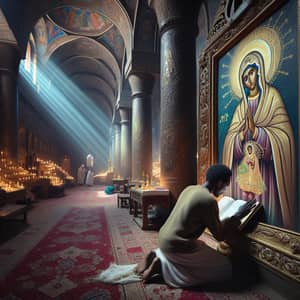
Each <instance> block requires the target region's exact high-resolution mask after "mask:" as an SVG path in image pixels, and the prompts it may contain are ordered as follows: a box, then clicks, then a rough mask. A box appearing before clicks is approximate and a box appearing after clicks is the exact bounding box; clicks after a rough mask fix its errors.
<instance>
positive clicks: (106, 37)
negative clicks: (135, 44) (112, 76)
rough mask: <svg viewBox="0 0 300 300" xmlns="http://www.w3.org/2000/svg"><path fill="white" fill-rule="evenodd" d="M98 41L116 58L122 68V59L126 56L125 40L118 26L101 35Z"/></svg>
mask: <svg viewBox="0 0 300 300" xmlns="http://www.w3.org/2000/svg"><path fill="white" fill-rule="evenodd" d="M97 41H99V42H100V43H102V44H103V45H104V46H105V47H106V48H107V49H109V50H110V52H111V53H113V55H114V56H115V58H116V59H117V61H118V64H119V66H120V67H121V66H122V59H123V55H124V42H123V38H122V36H121V34H120V32H119V30H118V28H117V27H116V26H113V27H112V28H111V29H109V30H108V31H107V32H105V33H104V34H103V35H101V36H100V37H99V38H98V39H97Z"/></svg>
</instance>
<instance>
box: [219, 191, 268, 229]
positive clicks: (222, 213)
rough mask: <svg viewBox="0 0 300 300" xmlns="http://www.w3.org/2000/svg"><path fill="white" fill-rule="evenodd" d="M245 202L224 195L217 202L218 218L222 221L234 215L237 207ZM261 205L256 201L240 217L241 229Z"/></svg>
mask: <svg viewBox="0 0 300 300" xmlns="http://www.w3.org/2000/svg"><path fill="white" fill-rule="evenodd" d="M245 203H246V201H245V200H240V199H238V200H235V199H233V198H231V197H228V196H224V197H223V198H222V199H221V200H220V201H219V202H218V206H219V217H220V220H221V221H223V220H224V219H227V218H230V217H232V216H233V215H235V214H236V213H237V212H238V210H239V208H240V207H241V206H243V205H244V204H245ZM261 207H262V205H261V203H260V202H259V201H256V203H255V206H254V207H253V208H252V209H251V210H250V212H249V213H248V214H247V215H246V216H245V217H244V218H242V219H241V224H240V226H239V228H240V229H243V228H244V227H245V226H246V224H247V223H248V221H249V220H250V219H251V218H252V217H253V216H254V215H255V214H256V213H257V212H258V211H259V209H260V208H261Z"/></svg>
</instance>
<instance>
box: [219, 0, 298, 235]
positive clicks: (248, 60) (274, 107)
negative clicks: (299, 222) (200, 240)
mask: <svg viewBox="0 0 300 300" xmlns="http://www.w3.org/2000/svg"><path fill="white" fill-rule="evenodd" d="M294 2H295V3H296V1H294ZM292 6H293V5H292V4H291V5H289V6H287V7H286V8H285V10H284V9H283V10H281V11H279V12H277V14H275V15H273V16H272V17H271V18H269V19H268V20H267V21H266V22H264V24H262V25H261V26H259V27H257V28H256V29H255V30H253V31H252V32H251V33H250V34H249V35H248V36H246V37H245V38H244V39H243V40H241V41H240V43H239V44H237V45H236V46H235V47H234V48H232V49H231V50H230V51H229V52H227V54H225V55H224V56H223V57H222V58H221V59H220V60H219V62H218V64H219V77H218V118H219V124H218V145H219V161H222V162H223V163H224V164H226V165H228V166H229V167H231V168H232V170H233V180H232V182H231V186H230V190H229V194H230V195H231V196H233V197H235V198H240V199H245V200H250V199H253V198H256V199H258V200H259V201H261V202H262V204H263V206H264V209H265V213H266V218H267V222H268V223H269V224H272V225H277V226H283V227H285V228H288V229H295V221H296V220H295V216H296V214H297V212H296V209H297V203H296V199H297V197H296V184H295V182H296V174H297V161H296V147H297V145H296V143H295V136H297V133H298V115H297V114H298V93H297V85H298V75H295V74H297V45H296V37H295V38H293V34H295V33H296V32H297V31H296V28H293V24H292V25H291V26H290V24H289V23H288V19H287V16H288V15H289V12H288V11H290V10H292ZM295 20H297V19H296V18H295ZM293 30H294V31H293ZM284 63H286V66H288V68H287V69H286V70H287V71H283V70H282V69H283V68H284ZM293 74H294V75H295V77H293ZM282 77H284V78H282Z"/></svg>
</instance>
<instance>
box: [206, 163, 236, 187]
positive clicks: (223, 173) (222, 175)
mask: <svg viewBox="0 0 300 300" xmlns="http://www.w3.org/2000/svg"><path fill="white" fill-rule="evenodd" d="M231 175H232V172H231V170H230V169H229V168H228V167H227V166H225V165H222V164H216V165H212V166H211V167H210V168H208V170H207V172H206V181H207V182H208V183H217V182H218V181H220V180H221V181H223V182H227V181H229V180H230V177H231Z"/></svg>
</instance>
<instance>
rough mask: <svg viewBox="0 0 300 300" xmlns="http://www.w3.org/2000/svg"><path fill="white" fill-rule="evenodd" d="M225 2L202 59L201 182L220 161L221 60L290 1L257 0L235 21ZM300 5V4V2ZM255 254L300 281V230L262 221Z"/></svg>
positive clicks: (255, 235)
mask: <svg viewBox="0 0 300 300" xmlns="http://www.w3.org/2000/svg"><path fill="white" fill-rule="evenodd" d="M225 2H226V1H224V0H222V1H221V2H220V7H219V10H218V12H217V16H216V20H215V23H214V25H213V28H212V30H211V31H210V34H209V36H208V41H207V42H208V44H207V47H206V48H205V50H204V51H203V53H202V55H201V57H200V59H199V62H198V64H199V105H198V182H199V183H202V182H204V181H205V180H204V179H205V172H206V170H207V168H208V167H209V166H210V165H211V164H213V163H216V161H217V141H216V140H217V139H216V136H217V135H216V133H217V125H216V124H217V122H216V118H217V112H216V107H217V102H216V101H217V100H216V98H217V97H216V91H215V90H216V89H215V82H216V80H217V62H218V58H219V57H221V56H222V54H224V53H225V52H226V51H227V50H229V49H230V48H232V47H233V46H234V45H235V44H236V43H237V42H238V41H240V40H241V39H242V38H243V37H245V36H246V35H247V34H248V33H249V32H251V31H252V30H253V29H254V28H256V27H257V24H259V23H260V22H262V21H263V20H265V19H266V18H267V17H269V16H270V15H272V14H273V13H274V12H275V11H276V9H278V8H279V7H280V6H281V5H283V4H284V3H285V2H286V0H272V1H269V0H258V1H253V2H255V5H251V6H250V7H249V8H248V9H247V11H246V12H245V13H244V14H243V15H242V17H241V18H239V19H238V20H237V21H236V22H234V23H233V24H228V23H227V22H226V18H225V14H224V8H225ZM298 7H299V4H298ZM299 8H300V7H299ZM298 22H299V21H298ZM248 238H249V239H250V242H251V255H252V256H253V257H254V258H255V259H256V260H257V261H259V262H260V263H262V264H263V265H264V266H267V267H268V268H271V269H273V270H275V271H276V272H277V273H280V274H281V275H284V276H287V277H289V278H291V279H293V280H295V281H297V282H300V233H297V232H293V231H289V230H286V229H283V228H279V227H275V226H271V225H268V224H264V223H259V224H258V226H257V227H256V229H255V230H254V231H253V232H252V233H250V234H248Z"/></svg>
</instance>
